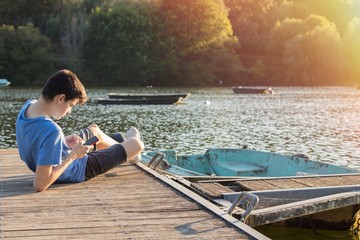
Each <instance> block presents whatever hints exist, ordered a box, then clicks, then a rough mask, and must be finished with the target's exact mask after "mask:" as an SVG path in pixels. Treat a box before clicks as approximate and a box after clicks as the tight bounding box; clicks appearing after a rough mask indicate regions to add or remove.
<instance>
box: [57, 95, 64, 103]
mask: <svg viewBox="0 0 360 240" xmlns="http://www.w3.org/2000/svg"><path fill="white" fill-rule="evenodd" d="M55 99H57V100H58V101H60V102H61V101H65V94H59V95H56V96H55Z"/></svg>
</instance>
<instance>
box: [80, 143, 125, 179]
mask: <svg viewBox="0 0 360 240" xmlns="http://www.w3.org/2000/svg"><path fill="white" fill-rule="evenodd" d="M126 160H127V155H126V151H125V149H124V147H123V146H122V145H121V144H114V145H112V146H110V147H108V148H106V149H103V150H99V151H95V152H90V153H88V160H87V163H86V170H85V180H89V179H91V178H93V177H96V176H97V175H99V174H103V173H105V172H107V171H109V170H111V169H113V168H115V167H117V166H119V165H120V164H122V163H125V162H126Z"/></svg>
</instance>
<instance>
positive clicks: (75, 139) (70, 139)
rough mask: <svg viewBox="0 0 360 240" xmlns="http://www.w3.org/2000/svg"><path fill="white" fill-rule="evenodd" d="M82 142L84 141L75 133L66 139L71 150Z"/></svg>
mask: <svg viewBox="0 0 360 240" xmlns="http://www.w3.org/2000/svg"><path fill="white" fill-rule="evenodd" d="M81 140H82V139H81V138H80V137H79V136H78V135H76V134H75V133H73V134H71V135H69V136H66V137H65V141H66V145H68V147H69V148H70V149H73V148H74V146H75V145H76V143H77V142H78V141H81Z"/></svg>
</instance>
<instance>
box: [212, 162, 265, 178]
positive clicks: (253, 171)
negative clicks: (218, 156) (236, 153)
mask: <svg viewBox="0 0 360 240" xmlns="http://www.w3.org/2000/svg"><path fill="white" fill-rule="evenodd" d="M213 167H214V169H215V171H217V172H221V174H218V175H229V176H232V175H235V176H246V175H248V176H252V175H257V174H262V173H265V172H266V168H264V167H262V166H260V165H256V164H252V163H232V162H216V163H215V164H213Z"/></svg>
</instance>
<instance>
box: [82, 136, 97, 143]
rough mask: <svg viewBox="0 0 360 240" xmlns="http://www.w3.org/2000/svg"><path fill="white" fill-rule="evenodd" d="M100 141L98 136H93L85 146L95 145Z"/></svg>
mask: <svg viewBox="0 0 360 240" xmlns="http://www.w3.org/2000/svg"><path fill="white" fill-rule="evenodd" d="M98 141H99V139H98V138H97V137H96V136H93V137H92V138H89V139H88V140H86V142H85V143H84V145H94V144H95V143H97V142H98Z"/></svg>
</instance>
